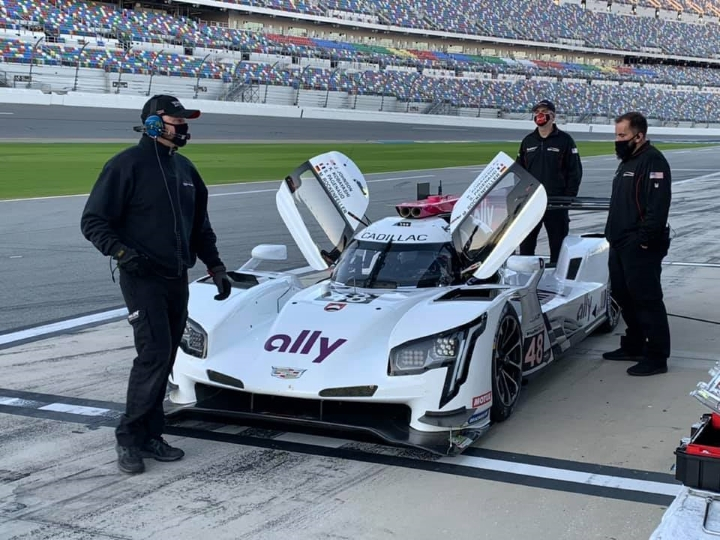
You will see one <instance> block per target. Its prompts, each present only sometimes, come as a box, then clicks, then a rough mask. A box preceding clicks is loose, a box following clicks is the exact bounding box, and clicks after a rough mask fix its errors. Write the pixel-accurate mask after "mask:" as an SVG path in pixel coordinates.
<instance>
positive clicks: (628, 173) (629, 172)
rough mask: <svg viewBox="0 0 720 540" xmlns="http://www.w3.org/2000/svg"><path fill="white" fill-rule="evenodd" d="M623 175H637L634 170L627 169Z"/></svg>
mask: <svg viewBox="0 0 720 540" xmlns="http://www.w3.org/2000/svg"><path fill="white" fill-rule="evenodd" d="M623 176H635V173H634V172H633V171H626V172H625V174H623Z"/></svg>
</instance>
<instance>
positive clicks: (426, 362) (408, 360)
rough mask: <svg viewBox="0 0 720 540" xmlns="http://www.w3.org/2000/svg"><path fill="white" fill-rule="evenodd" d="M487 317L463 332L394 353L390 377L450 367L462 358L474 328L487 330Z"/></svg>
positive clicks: (404, 346)
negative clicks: (485, 327) (485, 328)
mask: <svg viewBox="0 0 720 540" xmlns="http://www.w3.org/2000/svg"><path fill="white" fill-rule="evenodd" d="M486 319H487V315H486V314H483V316H482V317H481V318H480V320H477V321H473V322H472V323H470V324H467V325H464V326H462V327H460V328H453V329H451V330H446V331H444V332H441V333H439V334H435V335H433V336H428V337H424V338H420V339H417V340H415V341H408V342H407V343H403V344H402V345H398V346H397V347H395V348H393V349H392V350H391V351H390V366H389V374H390V375H418V374H421V373H424V372H425V371H427V370H429V369H436V368H441V367H446V366H450V365H452V364H454V363H455V362H456V361H457V359H458V358H462V357H463V355H464V354H465V350H466V349H467V345H468V342H469V340H468V335H469V333H470V330H471V329H472V328H473V327H476V326H478V325H479V326H480V327H481V328H480V332H482V329H484V326H485V321H486Z"/></svg>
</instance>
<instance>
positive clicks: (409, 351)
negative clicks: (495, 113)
mask: <svg viewBox="0 0 720 540" xmlns="http://www.w3.org/2000/svg"><path fill="white" fill-rule="evenodd" d="M276 203H277V210H278V212H279V213H280V216H281V217H282V219H283V221H284V223H285V225H286V226H287V228H288V230H289V232H290V234H291V235H292V237H293V239H294V240H295V242H296V244H297V246H298V248H299V250H300V252H301V253H302V255H303V256H304V257H305V259H306V260H307V263H308V264H309V265H310V267H312V269H314V270H315V271H317V272H324V273H323V274H322V275H321V277H320V279H319V280H318V279H315V280H314V281H313V282H312V283H311V284H309V285H304V284H303V282H301V280H300V278H299V277H298V275H297V274H296V273H292V272H268V271H261V270H259V268H258V266H259V264H260V263H261V261H263V260H284V258H286V256H287V250H286V246H282V245H280V246H278V245H260V246H257V247H256V248H255V249H253V251H252V257H251V259H250V260H249V261H248V262H247V263H246V264H245V265H243V266H242V267H240V268H239V269H238V270H237V271H235V272H231V279H232V280H233V290H232V294H231V296H230V297H229V298H228V299H227V300H226V301H224V302H217V301H215V300H214V299H213V296H214V294H215V293H216V292H217V291H216V289H215V287H214V285H213V282H212V280H211V278H209V277H205V278H202V279H199V280H197V281H195V282H193V283H191V285H190V303H189V320H188V323H187V327H186V330H185V333H184V336H183V339H182V344H181V350H180V351H178V356H177V360H176V362H175V365H174V369H173V372H172V375H171V378H170V381H169V382H170V388H171V391H170V393H169V397H168V403H167V404H166V410H167V414H168V416H169V417H172V416H173V415H177V414H181V413H182V412H183V411H185V412H187V411H191V412H195V413H198V412H199V413H204V414H208V413H209V414H211V415H212V416H218V415H220V416H226V417H227V416H230V417H236V418H239V419H244V420H247V419H260V420H263V421H268V422H271V423H275V422H277V423H279V424H282V425H283V426H284V427H285V428H286V429H289V430H297V429H305V428H312V429H313V431H316V428H320V429H321V430H326V429H327V430H330V432H332V433H338V432H342V434H343V436H347V435H348V434H350V435H351V434H352V432H354V431H357V432H361V433H364V434H372V435H373V436H376V437H379V439H380V441H382V442H386V443H390V444H393V445H406V446H411V447H415V448H419V449H424V450H428V451H431V452H434V453H439V454H443V455H446V454H457V453H459V452H461V451H462V450H463V449H465V448H466V447H467V446H468V445H470V444H471V443H472V442H473V441H475V440H476V439H477V438H478V437H479V436H480V435H481V434H482V433H483V432H485V431H486V430H487V429H488V428H489V426H490V425H491V423H496V422H502V421H503V420H506V419H507V418H508V417H509V416H510V415H511V414H512V412H513V409H514V407H515V405H516V403H517V402H518V397H519V396H520V394H521V388H522V386H523V382H524V379H525V378H527V377H529V376H531V375H533V374H535V373H538V372H540V371H541V370H543V369H544V368H546V367H547V366H548V365H549V364H550V363H552V362H553V361H554V360H555V359H556V358H557V357H558V355H560V354H561V353H563V352H564V351H566V350H567V349H569V348H570V347H572V346H573V345H575V344H577V343H578V342H580V341H581V340H583V339H584V338H586V337H587V336H588V335H590V334H591V333H592V332H594V331H596V330H605V331H611V330H612V329H613V328H614V327H615V325H616V324H617V322H618V310H617V309H616V305H615V304H614V303H613V302H612V301H611V298H610V294H609V283H608V271H607V257H608V244H607V242H606V240H605V239H604V237H603V235H602V234H585V235H581V236H568V237H567V238H566V239H565V241H564V243H563V247H562V253H561V255H560V258H559V260H558V262H557V265H555V267H554V268H550V267H549V266H548V265H546V264H545V259H544V258H543V257H527V256H525V257H523V256H517V255H514V254H513V253H514V251H515V250H516V248H517V246H518V245H519V244H520V242H521V241H522V240H523V239H524V238H525V236H526V235H527V234H528V233H529V232H530V231H531V230H532V229H533V228H534V227H535V226H536V224H538V223H539V222H540V220H541V218H542V216H543V214H544V212H545V210H546V208H548V207H549V206H550V207H557V208H560V207H563V208H588V209H602V208H603V205H602V204H597V201H595V203H593V202H592V201H591V200H590V199H572V200H556V201H552V200H551V201H548V197H547V195H546V192H545V189H544V188H543V186H542V185H541V184H540V183H539V182H538V181H537V180H536V179H535V178H533V177H532V176H531V175H530V174H529V173H528V172H527V171H526V170H525V169H523V168H522V167H521V166H520V165H518V164H516V163H515V162H514V160H512V159H511V158H510V157H509V156H507V155H506V154H504V153H500V154H498V156H497V157H496V158H495V159H494V160H493V161H492V162H491V163H490V164H489V165H487V166H486V167H485V169H484V170H483V171H482V173H480V174H479V176H478V177H477V178H476V179H475V180H474V181H473V182H472V183H471V185H470V186H469V187H468V188H467V190H466V191H465V192H464V193H463V194H462V195H461V196H459V197H451V196H447V195H442V194H440V195H437V196H429V195H427V194H425V195H423V198H421V199H420V200H417V201H415V202H412V203H402V204H398V205H397V206H396V211H397V215H395V216H393V217H386V218H384V219H381V220H379V221H377V222H374V223H370V220H369V219H368V217H367V215H366V210H367V208H368V204H369V190H368V185H367V182H366V180H365V178H364V177H363V175H362V173H361V172H360V170H359V169H358V167H357V166H356V165H355V164H354V163H353V162H352V161H351V160H350V159H348V158H347V157H346V156H345V155H343V154H341V153H338V152H329V153H326V154H322V155H319V156H317V157H314V158H312V159H310V160H309V161H307V162H305V163H304V164H303V165H301V166H300V167H298V168H297V169H296V170H295V171H293V172H292V173H291V174H290V175H289V176H288V177H287V178H286V179H285V180H284V181H283V182H282V183H281V185H280V188H279V190H278V191H277V195H276ZM347 432H349V433H347Z"/></svg>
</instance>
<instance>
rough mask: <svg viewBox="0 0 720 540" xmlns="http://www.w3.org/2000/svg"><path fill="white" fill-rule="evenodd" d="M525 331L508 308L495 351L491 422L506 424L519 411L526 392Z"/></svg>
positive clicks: (494, 343)
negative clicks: (523, 339) (524, 366)
mask: <svg viewBox="0 0 720 540" xmlns="http://www.w3.org/2000/svg"><path fill="white" fill-rule="evenodd" d="M522 363H523V344H522V329H521V328H520V320H519V319H518V316H517V313H515V309H513V307H512V306H511V305H510V304H509V303H508V304H505V307H504V308H503V312H502V314H501V315H500V321H499V323H498V327H497V330H496V332H495V339H494V341H493V350H492V374H491V376H492V393H493V402H492V408H491V409H490V421H491V422H504V421H505V420H507V419H508V418H510V415H511V414H512V413H513V410H514V409H515V405H516V404H517V400H518V397H519V396H520V389H521V388H522Z"/></svg>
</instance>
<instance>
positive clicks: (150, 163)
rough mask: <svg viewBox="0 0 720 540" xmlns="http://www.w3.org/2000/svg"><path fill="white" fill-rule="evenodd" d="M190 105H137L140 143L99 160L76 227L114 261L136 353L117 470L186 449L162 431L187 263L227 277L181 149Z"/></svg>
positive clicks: (182, 319) (161, 100) (225, 285)
mask: <svg viewBox="0 0 720 540" xmlns="http://www.w3.org/2000/svg"><path fill="white" fill-rule="evenodd" d="M198 116H200V111H198V110H189V109H186V108H185V107H183V105H182V104H181V103H180V102H179V101H178V100H177V99H176V98H174V97H172V96H166V95H157V96H154V97H152V98H151V99H150V100H148V102H147V103H146V104H145V106H144V107H143V110H142V113H141V116H140V117H141V119H142V121H143V126H139V127H138V128H136V131H141V132H143V135H142V136H141V139H140V141H139V142H138V144H137V145H135V146H132V147H130V148H128V149H126V150H124V151H122V152H120V153H119V154H117V155H115V156H114V157H112V158H111V159H110V160H109V161H108V162H107V163H106V164H105V166H104V167H103V169H102V171H101V172H100V175H99V177H98V179H97V181H96V183H95V185H94V187H93V189H92V191H91V193H90V197H89V198H88V200H87V203H86V205H85V208H84V211H83V214H82V218H81V230H82V234H83V235H84V236H85V238H86V239H87V240H89V241H90V242H92V244H93V245H94V246H95V247H96V248H97V249H98V251H100V252H101V253H102V254H103V255H106V256H110V257H112V258H113V259H115V260H116V261H117V266H118V268H119V277H120V288H121V291H122V294H123V298H124V300H125V303H126V305H127V308H128V313H129V315H128V321H129V323H130V324H131V325H132V328H133V333H134V342H135V348H136V350H137V357H136V358H135V360H134V362H133V366H132V369H131V371H130V378H129V381H128V388H127V402H126V409H125V413H124V415H123V416H122V418H121V420H120V423H119V425H118V427H117V428H116V432H115V436H116V439H117V445H116V450H117V453H118V467H119V468H120V470H121V471H123V472H126V473H141V472H143V471H144V470H145V465H144V463H143V458H155V459H156V460H158V461H174V460H176V459H180V458H182V457H183V455H184V452H183V451H182V450H180V449H178V448H173V447H171V446H170V445H169V444H167V442H166V441H165V440H164V439H163V438H162V433H163V429H164V412H163V400H164V396H165V390H166V386H167V380H168V376H169V374H170V372H171V371H172V366H173V364H174V362H175V354H176V351H177V348H178V346H179V344H180V340H181V338H182V334H183V330H184V328H185V323H186V320H187V303H188V269H189V268H191V267H193V266H194V265H195V262H196V261H197V259H198V258H199V259H200V260H201V261H202V262H203V263H205V265H206V266H207V268H208V272H209V273H210V275H211V276H212V277H213V280H214V283H215V285H216V286H217V289H218V294H217V295H216V296H215V299H217V300H224V299H225V298H227V297H228V296H229V295H230V291H231V283H230V280H229V278H228V275H227V272H226V269H225V266H224V264H223V262H222V261H221V259H220V257H219V254H218V250H217V247H216V241H217V238H216V236H215V233H214V231H213V229H212V226H211V224H210V220H209V218H208V213H207V202H208V191H207V187H206V185H205V183H204V182H203V180H202V178H201V176H200V174H199V173H198V171H197V169H196V168H195V166H194V165H193V163H192V162H191V161H190V160H189V159H188V158H186V157H184V156H182V155H180V154H179V153H177V149H178V148H179V147H182V146H184V145H185V144H186V143H187V141H188V140H189V139H190V134H189V133H188V124H187V122H186V119H189V118H197V117H198Z"/></svg>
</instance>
